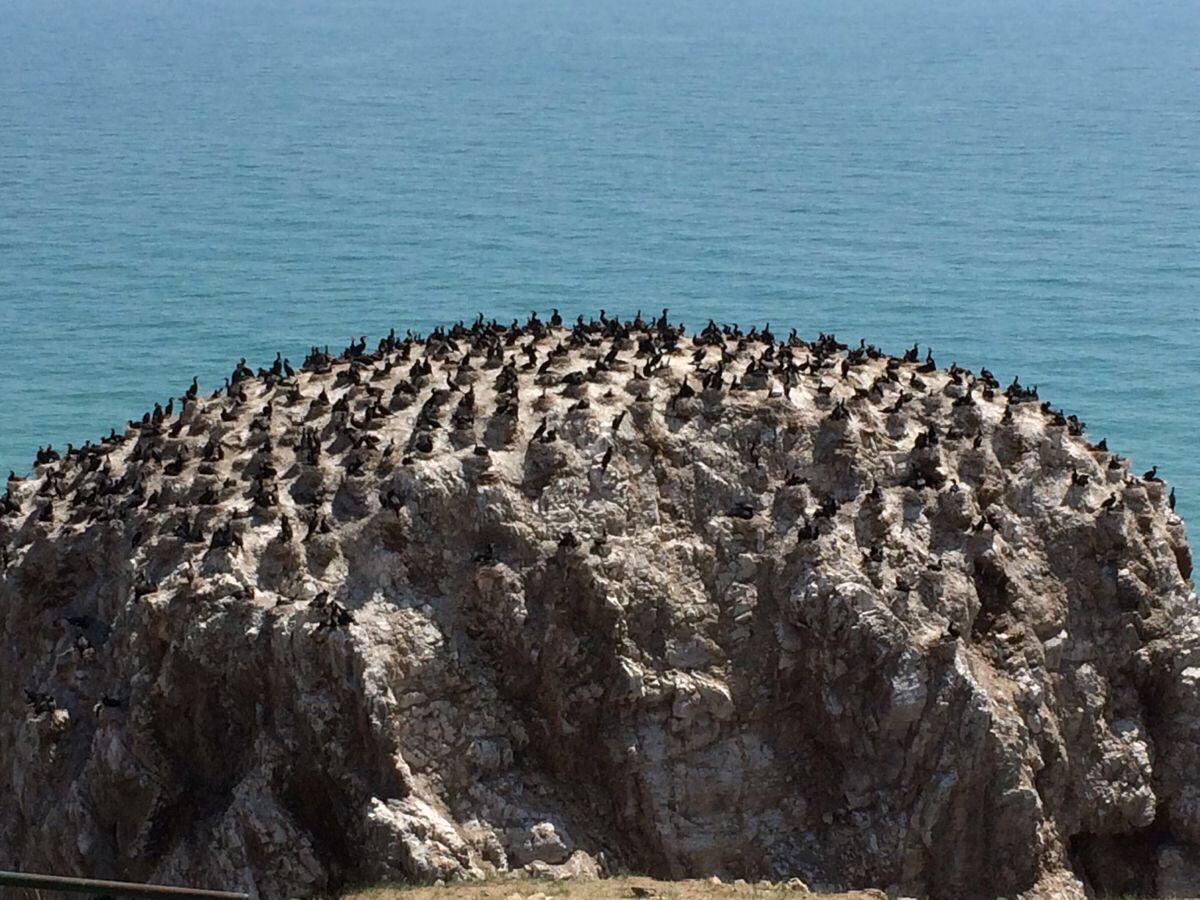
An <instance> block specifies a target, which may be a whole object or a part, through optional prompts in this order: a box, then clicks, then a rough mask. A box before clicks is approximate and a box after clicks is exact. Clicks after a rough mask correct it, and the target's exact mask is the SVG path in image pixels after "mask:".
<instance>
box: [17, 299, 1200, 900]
mask: <svg viewBox="0 0 1200 900" xmlns="http://www.w3.org/2000/svg"><path fill="white" fill-rule="evenodd" d="M55 455H56V454H51V453H44V454H43V455H42V459H43V462H42V463H41V464H39V465H38V466H37V468H36V470H35V474H34V476H33V477H32V478H29V479H27V480H25V481H12V482H10V483H9V490H8V494H7V496H6V498H5V499H4V500H3V501H2V505H0V512H2V513H3V515H2V516H0V545H2V546H3V551H2V554H3V555H2V556H0V565H2V566H3V574H2V575H0V616H2V617H3V619H2V621H3V626H4V632H3V634H4V637H3V642H2V643H0V671H2V672H3V674H4V677H3V678H2V679H0V709H3V710H4V727H3V728H0V809H3V811H4V814H3V815H0V867H3V868H9V869H13V868H17V869H24V870H28V871H51V872H56V873H70V874H86V875H94V876H99V877H104V876H112V877H120V878H123V879H128V880H151V881H159V882H169V883H185V884H192V885H198V886H213V887H226V888H229V889H241V890H247V891H250V892H251V893H252V894H254V895H256V896H261V897H283V896H292V895H300V896H305V895H314V894H320V893H323V892H329V891H333V890H336V889H337V888H338V887H339V886H341V885H343V884H347V883H363V882H368V881H373V880H380V879H389V878H398V879H413V880H416V879H420V880H427V879H435V878H471V877H479V876H482V875H485V874H489V873H492V872H495V871H507V870H510V869H515V868H518V867H527V868H528V869H529V870H530V871H536V872H539V873H542V874H554V873H572V874H575V875H577V876H578V875H582V876H586V875H589V874H594V873H596V872H597V871H603V870H605V869H608V870H618V869H623V868H628V869H631V870H636V871H643V872H648V873H651V874H655V875H659V876H665V877H683V876H707V875H712V874H717V875H722V876H726V877H745V878H748V879H757V878H764V877H765V878H770V879H775V880H782V879H786V878H789V877H799V878H802V879H803V880H804V881H805V882H807V883H808V884H810V885H811V886H813V887H818V886H829V887H868V886H873V887H880V888H884V889H887V890H889V891H896V892H901V893H904V894H912V895H931V896H935V897H974V896H989V897H990V896H996V895H1007V896H1012V895H1017V894H1021V893H1023V892H1028V893H1029V894H1030V895H1034V894H1038V895H1045V894H1047V893H1049V892H1054V891H1057V892H1058V893H1059V895H1060V896H1074V895H1079V896H1082V894H1083V892H1084V889H1085V885H1086V886H1087V887H1091V888H1092V889H1094V890H1097V891H1113V892H1122V893H1125V892H1135V891H1146V892H1162V893H1188V892H1189V891H1190V892H1192V893H1196V892H1197V890H1200V877H1198V873H1200V862H1198V860H1200V855H1198V850H1197V848H1200V752H1198V750H1200V725H1198V724H1197V723H1198V722H1200V691H1198V687H1200V619H1198V618H1197V614H1196V601H1195V596H1194V595H1193V594H1192V593H1191V591H1192V584H1191V582H1190V581H1189V580H1188V579H1189V578H1190V569H1191V559H1190V553H1189V551H1188V548H1187V545H1186V541H1185V537H1184V531H1183V526H1182V523H1181V522H1180V521H1179V519H1178V518H1177V517H1176V516H1175V515H1174V514H1173V513H1172V512H1171V511H1170V510H1169V508H1168V502H1167V497H1166V495H1165V491H1164V486H1163V485H1162V483H1161V482H1158V481H1155V480H1146V479H1145V478H1141V477H1133V476H1131V475H1130V473H1129V471H1128V469H1127V466H1126V465H1125V464H1124V462H1123V461H1121V460H1120V459H1119V458H1118V457H1115V456H1113V455H1112V454H1111V453H1109V452H1108V451H1107V449H1106V448H1104V447H1101V446H1097V445H1093V444H1089V443H1088V440H1087V439H1086V438H1085V437H1084V435H1083V427H1082V423H1079V422H1078V421H1077V420H1075V419H1074V418H1068V417H1064V416H1063V415H1062V414H1060V413H1057V412H1056V411H1054V410H1052V409H1050V408H1049V407H1048V406H1044V405H1043V404H1041V403H1040V400H1039V398H1037V397H1036V394H1035V393H1034V392H1029V391H1025V390H1024V389H1022V388H1020V387H1019V386H1017V387H1013V388H1009V389H1008V390H1007V391H1005V390H1003V389H1001V387H1000V386H999V385H996V384H995V382H994V381H993V380H992V379H991V378H990V376H989V375H987V374H986V373H981V374H974V373H970V372H966V371H964V370H959V369H957V368H952V369H951V370H949V371H945V370H940V369H937V368H936V367H935V365H934V364H933V362H932V360H928V361H926V360H925V359H924V358H922V357H919V356H918V355H917V354H916V353H910V354H908V358H907V359H902V358H891V357H888V356H885V355H883V354H881V353H879V352H878V351H875V350H874V348H857V349H855V348H851V349H849V350H847V348H846V347H844V346H842V345H839V344H838V343H837V342H836V341H834V340H832V339H831V338H826V337H823V338H821V339H820V340H818V341H815V342H805V341H802V340H799V339H797V338H795V337H794V336H792V337H790V338H783V339H781V338H779V337H777V336H775V335H772V334H770V332H769V331H767V332H765V333H763V332H758V331H754V332H750V333H742V332H740V331H739V330H737V329H734V328H728V327H727V328H723V329H722V328H710V329H708V330H706V331H705V332H702V333H700V334H697V335H694V336H693V335H687V334H683V333H682V331H681V330H680V329H677V328H674V327H672V326H670V325H668V324H667V323H666V322H665V321H663V320H658V321H653V322H642V321H640V320H639V321H636V322H633V323H621V322H616V321H615V320H610V319H604V320H603V321H601V322H592V323H590V324H582V325H579V326H577V327H575V328H574V329H571V328H564V327H561V326H560V325H551V324H550V323H548V322H547V323H543V322H538V321H536V320H531V321H530V322H528V323H524V324H521V325H519V326H516V327H507V328H506V327H501V326H496V325H487V324H483V323H482V322H480V323H476V324H475V325H474V326H472V327H462V326H456V327H455V328H452V329H449V330H445V331H438V332H435V333H434V334H433V335H431V336H429V337H428V338H425V339H413V338H411V337H409V338H405V339H397V338H395V337H389V338H388V339H386V340H385V341H383V342H381V344H380V345H379V347H378V349H376V350H375V351H374V352H368V350H367V347H366V346H365V342H363V343H359V344H356V345H353V346H351V347H350V348H348V349H347V350H346V351H345V352H344V353H343V354H341V355H340V356H338V357H336V358H335V357H331V356H329V355H327V354H325V353H321V352H316V353H314V354H313V355H312V356H310V358H309V359H308V360H307V361H306V362H305V364H304V366H303V367H302V368H300V370H299V371H297V372H292V371H291V366H290V365H287V366H285V365H284V364H283V363H282V361H280V362H279V363H277V365H276V366H275V368H274V370H272V371H260V372H259V373H257V374H255V373H252V372H250V371H249V370H248V369H245V368H241V367H239V369H238V370H237V371H236V372H235V374H234V378H233V383H232V384H231V385H230V386H229V387H228V388H226V389H222V390H220V391H218V393H217V395H214V396H211V397H209V396H207V394H206V393H200V392H196V391H190V392H189V395H188V396H185V397H183V398H177V399H176V400H175V402H174V403H172V404H171V408H170V409H169V410H167V409H163V410H162V411H161V414H159V413H156V414H153V415H150V416H148V417H147V418H146V420H145V421H144V422H138V423H135V424H134V425H131V427H130V428H129V429H128V430H127V431H126V432H125V433H124V434H123V435H115V436H112V437H110V438H109V439H107V440H106V441H104V442H102V443H100V444H98V445H89V446H88V447H86V448H85V449H84V450H83V451H74V452H72V453H71V454H70V455H69V456H65V458H62V459H55V458H54V456H55Z"/></svg>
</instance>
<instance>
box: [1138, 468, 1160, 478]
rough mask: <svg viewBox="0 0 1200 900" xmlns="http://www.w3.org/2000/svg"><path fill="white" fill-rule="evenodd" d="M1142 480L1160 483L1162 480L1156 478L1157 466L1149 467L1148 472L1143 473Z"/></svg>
mask: <svg viewBox="0 0 1200 900" xmlns="http://www.w3.org/2000/svg"><path fill="white" fill-rule="evenodd" d="M1142 478H1144V479H1145V480H1146V481H1162V479H1161V478H1159V477H1158V466H1151V467H1150V470H1149V471H1148V472H1145V473H1143V475H1142Z"/></svg>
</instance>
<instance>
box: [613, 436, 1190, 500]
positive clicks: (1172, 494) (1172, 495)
mask: <svg viewBox="0 0 1200 900" xmlns="http://www.w3.org/2000/svg"><path fill="white" fill-rule="evenodd" d="M612 453H613V448H612V447H611V446H610V447H609V448H608V449H607V450H605V451H604V458H603V459H601V460H600V471H601V472H607V471H608V464H609V463H610V462H612ZM1172 496H1174V495H1173V494H1172Z"/></svg>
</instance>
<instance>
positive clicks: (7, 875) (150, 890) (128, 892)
mask: <svg viewBox="0 0 1200 900" xmlns="http://www.w3.org/2000/svg"><path fill="white" fill-rule="evenodd" d="M0 886H3V887H20V888H35V889H39V890H44V891H69V892H71V893H75V894H112V895H113V896H116V897H208V898H210V900H249V897H250V895H249V894H232V893H229V892H227V891H202V890H199V889H197V888H185V887H167V886H165V885H158V884H133V883H131V882H128V881H96V880H95V879H92V878H62V877H60V876H58V875H30V874H25V873H22V872H0Z"/></svg>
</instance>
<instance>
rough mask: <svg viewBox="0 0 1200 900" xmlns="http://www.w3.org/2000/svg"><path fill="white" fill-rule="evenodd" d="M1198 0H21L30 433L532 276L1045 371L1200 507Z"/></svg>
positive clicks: (483, 295)
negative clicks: (939, 0) (937, 0)
mask: <svg viewBox="0 0 1200 900" xmlns="http://www.w3.org/2000/svg"><path fill="white" fill-rule="evenodd" d="M1198 165H1200V5H1197V4H1195V3H1190V2H1189V3H1178V2H1157V0H1150V2H1144V0H1139V2H1134V0H1087V2H1076V0H1064V2H1058V3H1054V4H1043V3H1040V2H1025V0H995V2H981V0H964V2H962V3H950V4H931V3H926V2H916V0H888V2H869V0H839V2H837V3H827V4H817V3H805V2H801V0H789V2H782V0H781V2H774V0H739V2H737V3H720V2H716V0H695V2H684V0H661V2H655V3H644V2H640V0H597V2H594V3H587V4H584V3H567V2H554V0H504V2H501V0H494V2H493V0H437V2H433V0H402V2H397V0H338V2H332V0H288V2H283V0H209V2H203V0H202V2H188V3H183V2H179V0H153V2H150V0H87V2H84V0H0V336H2V337H3V343H2V344H0V470H7V469H8V468H10V467H12V468H16V469H18V470H22V469H27V468H28V466H29V463H30V462H31V460H32V455H33V452H34V450H35V448H36V447H37V445H38V444H40V443H45V442H47V441H53V442H54V443H55V444H57V445H61V444H63V443H65V442H66V441H74V442H75V443H81V442H82V441H84V440H85V439H88V438H96V437H98V436H99V435H100V434H101V433H107V430H108V428H109V427H110V426H112V425H119V424H120V423H122V422H123V421H124V420H125V419H127V418H129V417H132V416H135V415H140V413H141V412H142V411H144V410H145V409H147V408H149V407H150V405H152V403H153V402H154V401H155V400H165V398H166V397H167V396H168V394H170V393H176V394H178V393H180V392H182V390H183V389H184V388H185V387H186V385H187V384H188V383H189V381H190V379H191V377H192V375H193V374H198V375H199V376H200V378H201V383H202V386H203V385H208V386H209V387H213V386H215V385H216V384H217V383H219V379H220V377H221V376H222V375H224V374H225V373H227V372H228V370H229V369H230V368H231V367H232V364H233V363H234V361H236V359H237V358H238V357H241V356H246V357H248V358H249V359H250V360H251V362H252V363H254V364H259V363H263V364H265V363H267V362H268V361H269V360H270V359H271V358H273V356H274V353H275V351H276V350H282V351H283V352H284V353H285V355H288V356H290V357H291V359H292V360H293V361H297V360H298V359H299V358H302V357H303V355H304V350H305V348H307V347H308V346H309V345H310V344H312V343H319V344H325V343H329V344H331V345H334V346H338V347H340V346H342V345H344V344H345V343H346V341H347V340H348V339H349V337H350V336H351V335H358V334H361V333H366V334H367V335H368V337H369V338H370V339H374V338H377V337H378V336H379V335H380V334H381V333H382V332H383V331H385V330H386V329H387V327H389V326H392V325H395V326H397V327H398V328H400V329H403V328H406V327H412V328H428V327H429V326H430V325H431V324H433V323H435V322H442V321H447V320H454V319H456V318H461V317H468V316H472V315H474V313H475V311H476V310H486V311H487V312H488V313H489V314H494V315H496V316H497V317H501V318H506V317H512V316H515V315H524V314H526V311H527V310H529V309H530V308H534V307H536V308H538V309H541V310H547V309H548V308H549V307H551V306H557V307H559V308H561V309H562V310H563V312H564V313H566V314H570V315H574V314H576V313H579V312H584V313H594V312H595V311H597V310H598V309H599V308H601V307H604V308H606V309H607V310H608V311H609V312H610V313H613V312H619V313H621V314H624V315H631V314H632V313H633V312H634V311H635V309H637V308H639V307H640V308H642V309H644V310H651V309H658V308H661V307H663V306H668V307H670V308H671V309H672V315H673V317H678V318H681V319H683V320H685V321H688V322H691V323H696V324H702V323H703V322H704V320H706V319H707V318H708V317H710V316H711V317H714V318H717V319H719V320H737V321H741V322H743V323H749V322H764V321H767V320H769V321H770V322H771V323H772V325H773V327H774V328H775V329H776V330H777V331H778V330H782V329H783V328H786V327H787V326H791V325H794V326H796V327H797V328H798V329H799V330H800V332H801V333H802V334H804V335H806V336H812V335H815V334H816V332H818V331H821V330H824V331H830V330H832V331H835V332H836V333H837V334H838V335H839V336H840V337H842V338H843V339H857V338H859V337H865V338H866V339H867V340H869V341H872V342H874V343H877V344H880V345H881V346H883V347H885V348H886V349H890V350H893V351H895V352H899V351H900V350H902V349H903V348H904V347H905V346H907V345H910V344H911V343H912V342H913V341H914V340H918V341H920V342H921V343H922V345H925V344H932V346H933V348H934V351H935V354H936V356H937V359H938V361H939V363H941V364H943V365H947V364H949V363H950V362H951V360H956V361H957V362H958V363H959V364H961V365H965V366H969V367H971V368H978V367H980V366H981V365H986V366H988V367H989V368H991V369H992V370H993V371H995V372H996V374H997V376H998V377H1000V378H1001V380H1002V381H1007V380H1009V379H1011V377H1012V376H1013V375H1014V374H1017V373H1019V374H1020V375H1021V377H1022V381H1023V382H1026V383H1031V384H1032V383H1037V384H1039V385H1040V387H1041V392H1042V396H1043V397H1044V398H1048V399H1050V400H1051V401H1052V402H1053V403H1054V405H1055V406H1063V407H1065V408H1066V410H1067V412H1074V413H1076V414H1078V415H1079V416H1080V417H1081V418H1083V419H1085V420H1086V421H1087V423H1088V429H1089V432H1090V433H1091V434H1092V435H1093V436H1094V437H1096V438H1099V437H1100V436H1107V437H1108V440H1109V444H1110V446H1112V447H1113V448H1114V449H1116V450H1117V451H1118V452H1121V453H1125V454H1128V455H1131V456H1132V457H1133V460H1134V464H1135V466H1136V467H1137V468H1138V470H1139V471H1140V470H1141V469H1142V468H1148V467H1149V466H1150V465H1151V464H1153V463H1157V464H1158V465H1159V466H1160V471H1161V472H1162V473H1163V474H1164V475H1165V476H1166V478H1167V479H1168V480H1169V481H1171V482H1172V483H1173V484H1175V485H1177V486H1178V489H1179V494H1180V510H1181V511H1182V512H1183V513H1184V514H1185V515H1187V514H1188V513H1189V511H1190V513H1191V515H1192V516H1193V517H1194V516H1195V514H1196V513H1197V512H1200V502H1198V501H1197V499H1196V498H1197V497H1198V496H1200V459H1198V457H1197V454H1196V452H1195V450H1194V448H1195V446H1196V444H1197V438H1198V437H1200V432H1198V428H1197V424H1196V423H1197V419H1198V417H1200V368H1198V366H1197V363H1196V359H1197V357H1196V347H1197V346H1198V345H1200V311H1198V309H1197V304H1198V302H1200V171H1198Z"/></svg>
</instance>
